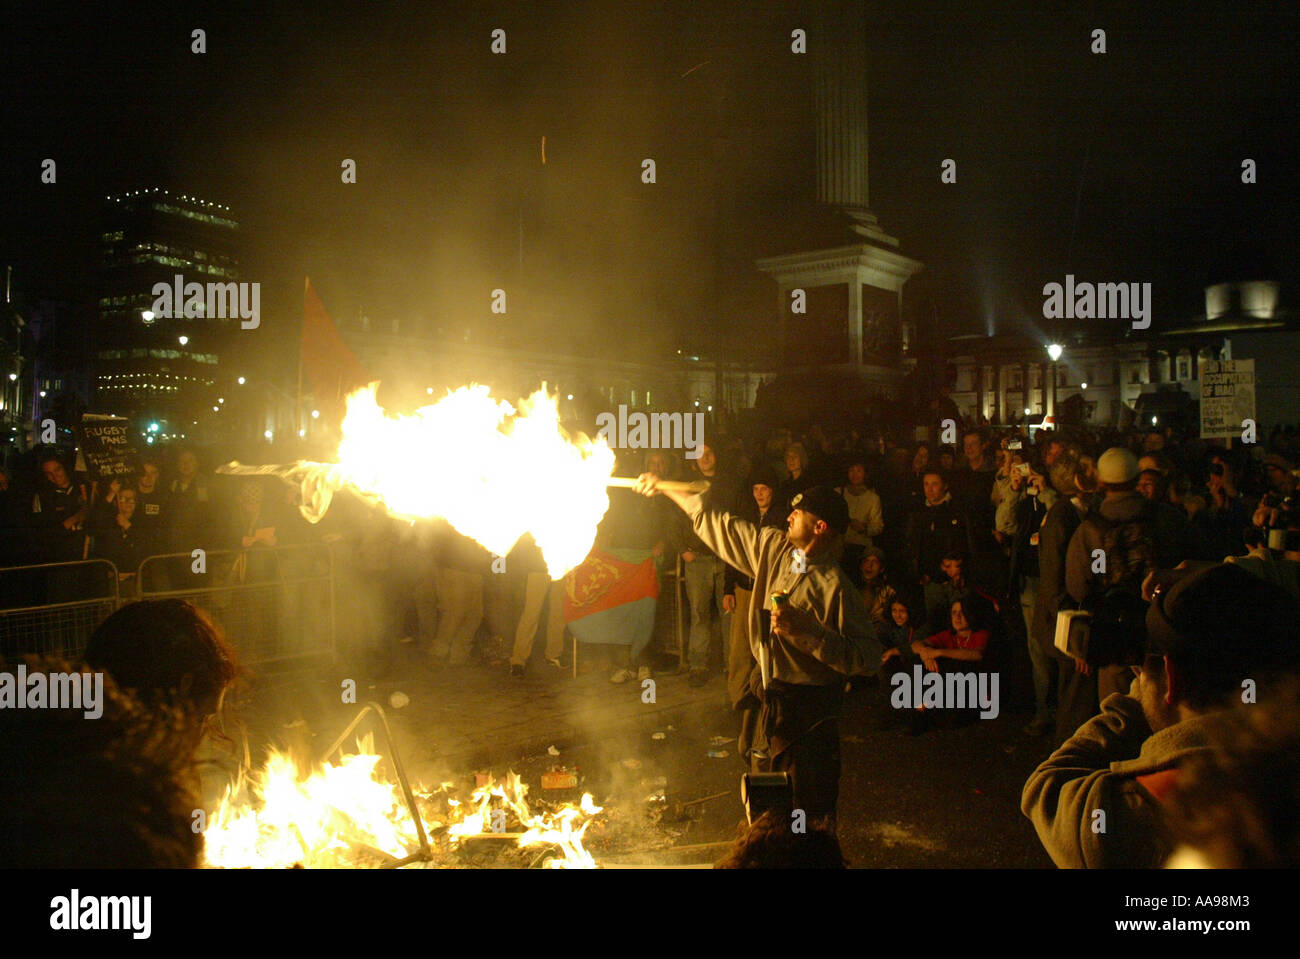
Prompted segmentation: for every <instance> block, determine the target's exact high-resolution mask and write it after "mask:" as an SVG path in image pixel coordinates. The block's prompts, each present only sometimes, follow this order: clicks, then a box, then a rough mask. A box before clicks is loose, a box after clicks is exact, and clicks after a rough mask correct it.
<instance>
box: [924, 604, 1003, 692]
mask: <svg viewBox="0 0 1300 959" xmlns="http://www.w3.org/2000/svg"><path fill="white" fill-rule="evenodd" d="M980 606H982V604H980V603H979V602H978V600H976V601H974V602H972V600H971V598H970V597H966V598H964V599H958V600H954V601H953V604H952V607H951V609H950V611H949V616H950V618H951V624H950V625H949V627H948V628H947V629H941V630H940V631H939V632H937V633H935V634H934V635H932V636H927V637H926V638H925V639H918V640H916V641H914V642H913V643H912V652H914V653H916V655H918V656H920V657H921V662H922V663H924V664H925V668H926V669H928V670H929V671H930V672H932V673H938V672H942V671H943V669H944V666H945V665H946V664H944V663H941V662H940V660H944V659H947V660H955V661H958V662H968V663H978V662H979V661H980V660H982V659H983V658H984V651H985V649H987V648H988V644H989V635H990V632H989V628H988V624H987V623H986V622H985V617H984V616H983V613H982V610H980V611H977V610H979V607H980Z"/></svg>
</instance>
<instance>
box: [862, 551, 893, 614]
mask: <svg viewBox="0 0 1300 959" xmlns="http://www.w3.org/2000/svg"><path fill="white" fill-rule="evenodd" d="M860 572H861V577H862V585H861V586H860V587H859V592H861V593H862V599H863V601H864V602H865V603H866V604H867V609H868V610H869V611H870V613H871V621H872V622H873V623H875V624H876V625H877V626H878V627H880V628H882V629H883V628H885V627H886V626H887V625H888V623H889V605H890V603H892V602H893V601H894V597H895V596H896V595H897V594H898V590H896V589H895V588H894V587H893V585H892V584H891V583H890V582H889V577H888V575H886V573H885V551H884V550H883V549H880V548H878V547H875V546H873V547H871V548H870V549H868V550H867V551H866V553H865V554H864V555H863V557H862V562H861V564H860Z"/></svg>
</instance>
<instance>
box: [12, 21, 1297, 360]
mask: <svg viewBox="0 0 1300 959" xmlns="http://www.w3.org/2000/svg"><path fill="white" fill-rule="evenodd" d="M805 6H806V5H804V4H798V3H748V2H746V3H739V2H738V3H716V2H700V0H686V2H660V3H639V2H630V3H607V2H590V3H539V2H533V3H495V4H491V3H489V4H470V3H456V2H448V3H443V2H437V3H375V2H370V3H364V4H355V5H353V4H338V3H328V4H322V3H318V2H307V3H302V2H276V3H271V4H266V5H265V6H264V7H263V6H261V5H252V4H243V3H219V4H206V3H186V4H177V5H175V7H174V8H169V7H168V6H164V5H159V6H158V7H157V9H156V10H155V11H154V12H152V13H146V12H144V10H143V5H142V9H141V10H137V9H136V6H135V5H132V6H131V7H130V8H129V12H118V11H116V10H112V11H110V10H107V9H100V8H94V9H91V8H88V7H87V6H86V5H84V4H68V5H57V4H56V5H49V4H45V3H33V4H19V5H18V7H17V9H16V10H14V11H13V12H10V13H8V14H7V15H6V23H5V25H4V27H5V29H4V30H3V34H4V35H3V38H2V39H0V43H2V44H3V45H4V52H3V60H4V63H5V64H6V66H5V70H4V91H3V96H2V97H0V101H2V105H0V109H3V111H4V115H3V123H4V130H5V137H4V139H5V150H4V151H3V167H2V168H0V173H2V175H3V182H4V189H3V191H0V222H2V223H3V247H2V248H0V252H2V253H3V260H4V262H6V263H12V264H13V265H14V267H15V285H16V287H17V290H18V292H19V293H20V294H21V295H22V296H23V297H24V298H26V299H28V300H31V299H34V298H36V297H38V296H53V297H57V298H61V299H67V300H71V301H73V302H74V303H78V304H83V303H84V304H89V303H93V299H94V293H95V291H94V274H93V264H94V260H95V255H96V252H97V238H98V232H99V229H98V227H99V224H98V217H99V211H100V205H101V203H102V201H103V197H104V196H105V195H106V194H110V193H113V192H119V191H125V190H132V189H143V188H148V187H152V186H162V187H168V188H171V189H175V190H179V191H180V192H186V193H192V194H195V195H197V196H200V197H203V198H205V199H210V200H214V201H217V202H221V203H225V204H228V205H230V206H231V207H232V210H233V213H234V215H235V216H236V218H237V219H239V220H240V222H241V224H242V229H243V232H244V235H245V251H244V256H243V273H244V279H246V280H256V281H260V282H261V283H262V287H263V290H262V304H263V307H262V309H263V317H264V320H263V329H262V330H261V331H259V333H258V335H259V336H262V337H265V338H266V340H265V341H264V342H269V341H271V340H274V339H275V338H277V337H291V336H293V335H296V332H297V327H298V323H299V320H300V317H301V294H302V278H303V276H304V275H307V274H310V275H311V277H312V279H313V282H314V283H315V285H316V286H317V288H318V290H319V291H320V293H321V296H322V298H323V300H324V302H325V304H326V306H327V308H328V309H329V310H330V311H331V313H332V314H333V315H334V316H335V318H336V319H346V318H350V317H355V316H356V315H357V313H358V311H359V310H364V311H365V312H366V313H367V314H369V315H370V316H371V317H373V318H374V319H376V320H377V321H379V322H380V323H384V322H390V321H391V320H392V319H394V318H397V319H400V321H401V323H402V330H403V332H407V331H411V332H415V331H419V330H424V331H434V330H438V329H442V330H443V331H444V333H448V334H453V333H455V332H456V331H459V330H462V329H463V328H466V327H472V328H474V329H475V331H476V332H475V333H474V336H475V337H477V338H479V340H480V341H481V342H493V341H497V342H500V341H507V342H515V343H519V344H523V345H529V344H534V343H541V344H544V345H545V346H547V348H549V349H582V350H585V351H588V352H592V351H594V352H603V353H608V354H609V355H611V356H634V355H641V356H643V357H646V358H657V357H661V356H664V355H667V354H668V353H669V352H671V350H672V349H674V348H676V347H678V346H681V345H688V346H689V345H691V344H693V343H695V342H697V341H698V340H699V339H700V337H701V336H702V335H704V331H706V330H707V329H708V328H709V327H710V325H711V324H722V329H723V330H724V331H725V337H726V338H728V339H731V340H733V341H735V342H738V343H739V342H752V341H755V340H761V339H762V336H761V328H762V325H763V323H764V322H766V321H768V320H770V317H771V315H772V311H773V309H774V306H775V304H774V302H773V300H774V292H773V288H771V287H768V286H765V285H764V284H763V282H762V280H761V277H760V276H759V275H757V274H756V273H755V272H754V271H753V269H752V261H753V259H754V258H755V257H758V256H764V255H771V254H774V253H780V252H792V251H793V249H795V247H794V246H793V245H792V243H791V239H790V237H789V235H788V231H785V232H784V234H783V228H784V227H785V225H786V224H788V223H789V222H790V221H791V219H792V218H795V217H797V216H798V215H799V213H800V210H802V209H803V208H805V207H806V204H807V201H808V198H809V197H810V195H811V191H812V177H813V152H812V151H813V139H812V132H813V131H812V115H811V98H810V94H809V82H810V79H811V69H812V67H811V63H810V62H809V58H808V57H799V56H796V55H793V54H792V53H791V52H790V40H789V37H790V31H791V30H792V29H794V28H796V27H800V26H802V27H804V28H810V26H811V19H812V18H811V16H810V15H809V14H808V13H807V12H806V10H805V9H804V8H805ZM1137 6H1139V5H1134V4H1131V3H1113V4H1112V3H1097V4H1071V5H1069V8H1068V9H1067V8H1066V6H1065V5H1060V4H1055V3H1038V2H1035V3H1019V4H1006V3H1003V4H991V3H978V2H977V3H963V4H950V3H939V2H908V3H898V4H883V3H882V4H870V5H869V9H870V10H871V14H870V22H871V32H870V35H869V38H868V50H869V56H870V62H869V66H868V70H869V80H870V109H871V114H870V124H871V126H870V137H871V200H872V207H873V210H874V212H876V213H877V214H878V215H879V216H880V219H881V223H882V226H884V228H885V229H886V230H887V231H889V232H890V233H892V234H893V235H895V236H898V237H899V238H900V239H901V240H902V247H901V249H902V252H904V253H906V254H907V255H910V256H912V257H914V258H916V259H919V260H921V261H923V262H924V263H925V264H926V272H925V273H924V274H922V275H921V276H919V277H917V279H915V280H913V281H912V283H911V284H909V287H908V290H907V296H908V301H909V309H913V310H916V311H918V312H922V313H926V314H937V315H938V317H939V319H940V321H941V324H942V328H943V329H944V330H945V331H952V332H958V331H961V330H966V329H970V330H980V331H984V330H986V329H991V328H992V326H993V324H995V323H996V325H997V328H998V329H1000V330H1009V329H1012V328H1014V326H1015V324H1017V323H1020V322H1021V321H1024V320H1029V321H1032V322H1039V321H1040V319H1041V310H1042V295H1041V289H1042V285H1043V284H1044V283H1046V282H1049V281H1058V282H1059V281H1061V280H1062V279H1063V278H1064V275H1065V274H1066V273H1067V272H1069V273H1074V274H1075V275H1076V276H1077V277H1078V278H1080V279H1085V280H1096V281H1132V282H1136V281H1145V282H1152V283H1153V284H1154V300H1155V315H1156V322H1157V325H1159V324H1160V323H1162V322H1171V321H1174V320H1180V319H1185V318H1187V317H1190V316H1192V315H1194V314H1195V313H1197V312H1198V311H1200V310H1202V309H1203V301H1202V299H1201V288H1202V286H1203V285H1204V284H1205V283H1206V282H1211V281H1213V280H1216V279H1221V278H1230V275H1231V274H1241V273H1256V274H1258V273H1260V272H1261V271H1264V270H1268V271H1270V272H1271V273H1272V275H1273V276H1274V277H1275V278H1277V279H1280V280H1281V281H1282V282H1283V283H1284V285H1288V284H1290V283H1291V282H1292V281H1293V279H1294V269H1293V264H1294V263H1295V262H1296V255H1297V252H1300V251H1298V250H1297V235H1296V229H1295V223H1296V219H1297V216H1296V214H1297V205H1298V203H1297V198H1296V191H1295V189H1294V187H1295V181H1296V177H1295V172H1294V162H1295V150H1294V146H1295V130H1296V128H1297V120H1298V119H1300V118H1298V117H1297V112H1298V110H1297V96H1296V94H1297V92H1298V91H1300V84H1298V83H1297V79H1298V76H1297V75H1298V73H1300V67H1298V66H1297V64H1298V63H1300V57H1297V56H1296V55H1295V49H1294V42H1295V38H1296V37H1297V36H1298V35H1300V31H1298V30H1297V27H1300V5H1295V4H1284V3H1273V2H1265V3H1250V2H1237V3H1201V4H1186V5H1184V4H1179V5H1177V6H1178V7H1180V8H1185V9H1186V10H1190V11H1191V12H1190V13H1186V14H1184V15H1182V16H1174V15H1171V14H1164V13H1162V14H1160V15H1159V16H1153V15H1152V14H1149V13H1146V12H1144V11H1141V10H1137V9H1135V7H1137ZM955 8H959V9H955ZM195 27H202V28H203V29H205V30H206V31H207V52H206V53H205V54H203V55H195V54H193V53H191V52H190V43H191V41H190V31H191V30H192V29H194V28H195ZM497 27H500V28H502V29H505V30H506V31H507V50H508V52H507V54H506V55H504V56H494V55H492V54H491V53H490V51H489V44H490V36H489V35H490V33H491V31H492V30H493V29H494V28H497ZM1095 27H1100V28H1103V29H1105V30H1106V32H1107V49H1108V52H1107V53H1106V54H1105V55H1104V56H1097V55H1093V54H1092V53H1090V52H1089V42H1090V39H1089V34H1090V31H1091V30H1092V29H1093V28H1095ZM815 42H816V38H815V37H811V38H810V43H815ZM692 68H694V69H692ZM543 136H545V137H546V160H547V162H546V165H545V166H543V165H542V162H541V149H540V147H541V138H542V137H543ZM45 157H53V158H55V159H56V161H57V163H58V183H57V185H54V186H48V185H42V184H41V183H40V179H39V174H40V163H41V160H42V159H44V158H45ZM645 157H653V158H654V159H655V160H656V163H657V166H658V182H657V183H656V184H654V185H645V184H642V183H641V180H640V172H641V167H640V163H641V160H642V159H643V158H645ZM1244 157H1250V158H1252V159H1254V160H1256V162H1257V163H1258V179H1259V182H1258V183H1257V184H1255V185H1253V186H1246V185H1243V184H1242V183H1241V179H1240V171H1241V161H1242V159H1243V158H1244ZM344 158H352V159H355V160H356V162H357V166H358V177H357V179H358V182H357V184H356V185H344V184H342V183H341V182H340V163H341V161H342V160H343V159H344ZM944 158H952V159H955V160H956V162H957V183H956V184H954V185H945V184H942V183H940V179H939V168H940V162H941V161H942V160H943V159H944ZM521 224H522V233H523V242H522V257H521V243H520V227H521ZM1241 278H1244V277H1241ZM495 287H503V288H505V289H506V290H507V291H508V294H509V295H510V296H511V301H510V307H511V311H512V314H513V315H510V316H509V317H508V322H509V325H506V322H507V321H506V320H503V319H502V318H495V319H494V318H492V317H491V315H490V314H489V312H488V302H489V300H488V297H489V292H490V290H492V289H493V288H495ZM1285 297H1286V294H1285V293H1284V298H1285ZM746 324H749V328H752V329H758V330H760V333H759V334H758V335H757V336H754V335H752V334H749V333H744V334H743V335H742V333H743V331H745V330H746V329H747V327H746Z"/></svg>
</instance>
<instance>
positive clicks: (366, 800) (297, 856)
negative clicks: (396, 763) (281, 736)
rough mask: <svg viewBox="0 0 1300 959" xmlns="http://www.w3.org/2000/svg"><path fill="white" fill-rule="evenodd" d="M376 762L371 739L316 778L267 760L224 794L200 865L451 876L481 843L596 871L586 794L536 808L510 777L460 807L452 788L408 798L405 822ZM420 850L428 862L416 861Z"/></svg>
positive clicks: (290, 763) (395, 788)
mask: <svg viewBox="0 0 1300 959" xmlns="http://www.w3.org/2000/svg"><path fill="white" fill-rule="evenodd" d="M383 761H384V757H383V756H381V755H380V754H379V753H377V752H375V750H374V743H373V736H371V735H366V736H364V737H361V738H359V739H358V740H357V752H356V753H354V754H349V755H345V756H342V757H341V758H340V761H339V762H337V763H336V762H329V761H327V762H325V763H323V764H321V766H320V768H318V769H315V770H304V769H302V768H301V766H300V765H299V764H298V763H297V762H295V761H294V760H292V759H291V758H290V756H289V755H288V754H287V753H284V752H280V751H278V750H273V751H272V752H271V754H270V756H269V757H268V759H267V761H266V763H265V765H264V766H263V767H262V769H261V771H260V772H259V773H257V774H256V775H254V776H252V777H250V778H249V779H247V780H245V781H243V782H239V783H236V784H233V785H232V786H231V787H230V788H229V789H228V790H227V793H226V795H225V797H224V798H223V800H222V802H221V804H220V806H219V807H218V809H217V811H216V813H215V814H214V815H213V816H212V818H211V821H210V823H209V826H208V829H207V832H206V836H205V838H206V844H207V850H206V862H207V864H208V865H209V866H214V867H221V868H250V867H251V868H289V867H295V866H301V867H305V868H324V869H328V868H347V867H380V866H396V865H408V864H414V863H419V864H421V865H425V866H426V867H429V866H432V867H440V866H442V867H455V866H461V865H474V864H477V863H476V862H475V861H473V860H474V859H475V858H476V857H477V858H479V859H481V855H480V854H479V853H477V852H476V851H475V850H474V849H473V846H474V844H475V843H476V842H479V841H488V842H492V843H504V844H509V845H510V846H512V847H514V848H516V849H518V850H521V851H523V850H527V853H526V854H525V857H526V858H527V860H528V862H527V863H526V864H531V865H538V864H540V865H545V866H546V867H548V868H562V869H594V868H596V861H595V859H594V858H593V857H592V855H591V853H590V852H588V851H587V850H586V849H585V848H584V846H583V836H584V835H585V833H586V831H587V828H588V827H589V826H590V825H591V824H592V822H593V821H594V820H595V817H596V816H598V815H600V813H601V812H602V809H601V807H600V806H597V805H596V804H595V802H594V800H593V799H592V797H591V795H590V794H589V793H588V794H584V795H583V796H582V799H581V801H580V802H578V803H577V804H573V803H564V804H560V805H558V806H557V807H556V808H553V809H552V808H547V809H541V808H536V807H534V806H533V805H530V803H529V802H528V798H527V796H528V786H527V785H526V784H525V783H524V782H523V781H522V780H521V779H520V777H519V776H517V775H515V774H514V773H513V772H512V773H509V774H508V775H507V776H506V778H505V780H504V781H503V782H497V781H495V780H493V779H489V781H488V782H487V784H486V785H484V786H480V787H478V788H476V789H474V790H473V792H472V794H471V795H470V797H469V799H468V800H461V799H458V798H457V797H456V795H455V788H454V784H452V783H443V784H442V785H440V786H439V787H438V788H437V789H435V790H431V791H428V790H421V789H415V790H412V793H411V795H412V798H413V799H414V803H415V809H416V814H414V815H413V813H412V809H411V807H410V805H408V803H407V802H406V801H405V800H404V798H403V790H402V788H401V787H400V785H395V784H393V783H391V782H388V781H386V780H385V779H384V778H383V776H382V775H381V773H380V765H381V763H382V762H383ZM547 805H548V806H550V805H551V804H547ZM417 815H418V817H419V818H418V820H417V818H416V816H417ZM426 827H427V835H428V836H430V837H432V838H431V839H430V840H428V841H426V840H425V838H424V837H425V835H426ZM422 849H423V850H427V852H425V853H424V854H423V855H421V854H420V852H416V850H422ZM501 864H502V865H505V864H507V863H501ZM519 864H525V863H523V862H520V863H519Z"/></svg>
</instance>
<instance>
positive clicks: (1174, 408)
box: [1133, 383, 1201, 433]
mask: <svg viewBox="0 0 1300 959" xmlns="http://www.w3.org/2000/svg"><path fill="white" fill-rule="evenodd" d="M1200 409H1201V408H1200V404H1199V403H1197V402H1196V401H1195V400H1193V399H1192V397H1191V395H1190V394H1188V393H1187V392H1186V391H1185V390H1184V389H1183V388H1182V386H1180V385H1179V384H1177V383H1161V384H1159V385H1158V386H1156V388H1155V389H1154V390H1153V391H1151V392H1146V393H1143V394H1142V395H1141V396H1139V397H1138V398H1137V402H1136V403H1135V404H1134V410H1135V416H1134V419H1133V425H1134V426H1136V427H1138V428H1139V429H1150V428H1152V427H1155V428H1156V429H1164V428H1165V427H1167V426H1172V427H1174V428H1175V429H1176V430H1179V431H1180V432H1183V433H1188V432H1197V431H1199V429H1200V422H1201V413H1200Z"/></svg>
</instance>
